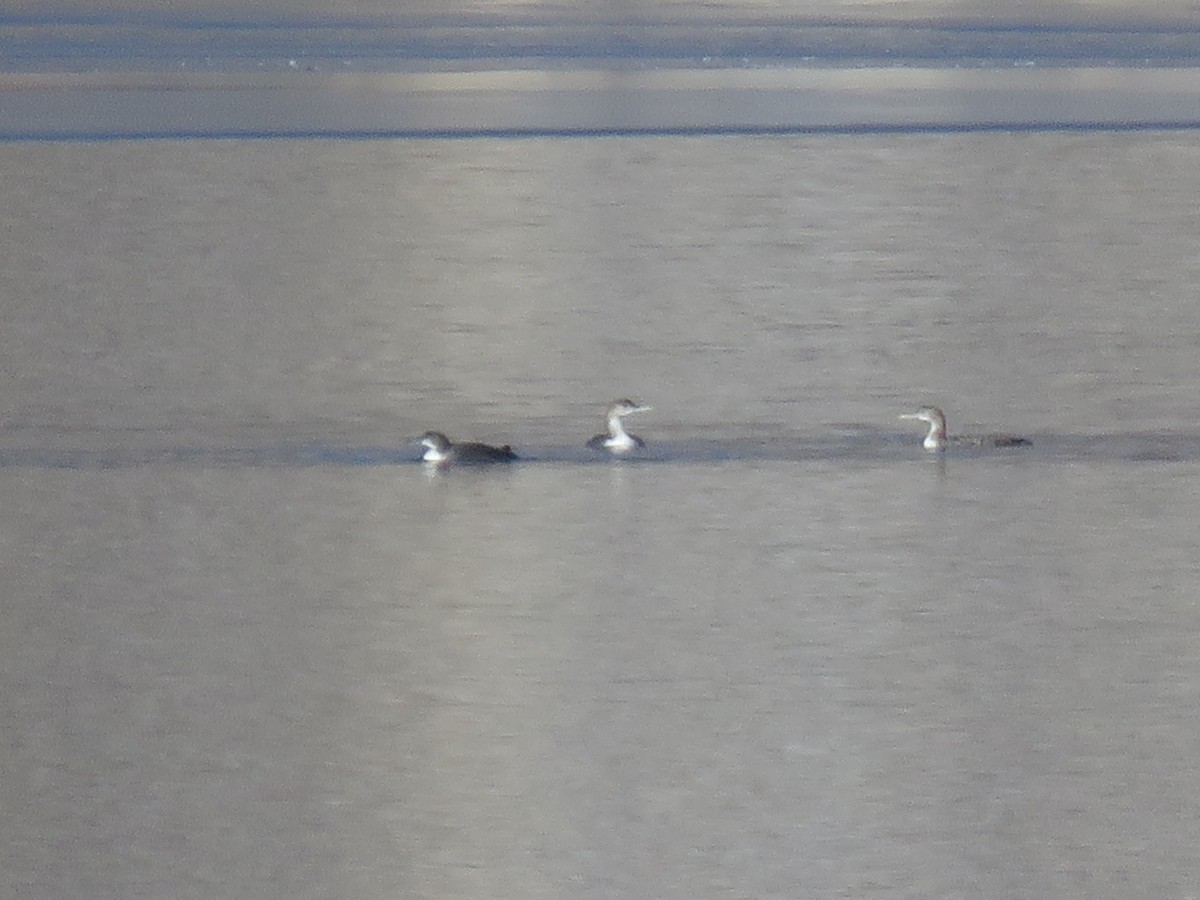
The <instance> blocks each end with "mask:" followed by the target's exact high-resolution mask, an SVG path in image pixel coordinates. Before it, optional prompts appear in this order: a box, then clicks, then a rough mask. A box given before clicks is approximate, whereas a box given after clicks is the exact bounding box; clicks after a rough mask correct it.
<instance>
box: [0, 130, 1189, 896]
mask: <svg viewBox="0 0 1200 900" xmlns="http://www.w3.org/2000/svg"><path fill="white" fill-rule="evenodd" d="M0 161H2V163H3V165H4V168H5V171H6V172H7V173H9V177H8V178H6V179H5V180H4V182H3V183H2V184H0V205H2V206H3V208H4V209H5V210H6V211H7V213H8V215H9V221H10V225H11V227H10V228H9V229H8V230H7V231H5V232H4V235H3V237H2V238H0V243H2V246H3V252H4V257H5V259H6V260H7V265H6V266H5V267H4V269H3V271H2V273H0V292H2V294H3V297H4V303H5V327H4V329H3V330H2V331H0V360H3V368H2V370H3V375H4V384H5V390H4V391H3V392H0V422H2V423H3V428H2V429H0V441H2V447H0V546H3V548H4V553H3V554H0V578H2V579H3V584H4V592H3V596H4V599H3V603H4V615H5V623H6V627H5V629H4V630H3V631H2V632H0V683H2V684H3V685H4V691H3V700H2V701H0V717H2V719H3V724H4V728H3V733H4V735H5V740H4V749H3V751H2V752H3V755H4V771H5V773H6V776H5V778H3V779H0V833H2V834H3V836H4V840H3V841H2V842H0V885H2V888H0V893H10V894H14V895H20V896H29V897H37V898H51V897H54V898H59V897H106V896H107V897H127V896H172V897H181V898H188V897H196V898H200V897H205V898H208V897H212V896H257V897H287V898H289V900H291V898H304V897H324V896H330V895H339V896H340V895H345V896H357V897H367V898H370V897H395V896H398V895H402V896H411V897H429V898H449V897H464V898H465V897H472V898H474V897H514V898H515V897H520V898H529V897H545V898H551V897H555V898H557V897H563V896H572V897H605V898H609V897H638V898H641V897H646V896H655V897H680V898H684V897H686V898H694V897H706V896H715V895H724V894H730V895H739V896H754V897H797V896H809V895H811V896H833V895H846V896H865V895H872V896H879V897H909V896H929V897H960V896H968V895H970V896H973V895H978V896H1055V897H1081V898H1082V897H1088V898H1093V897H1126V896H1131V895H1144V896H1156V897H1184V896H1187V895H1188V894H1189V893H1194V892H1195V890H1196V884H1195V880H1194V879H1195V872H1196V862H1197V855H1196V849H1195V848H1196V847H1197V846H1200V828H1198V826H1197V823H1198V822H1200V815H1198V813H1200V797H1198V796H1197V794H1196V790H1195V788H1194V785H1195V784H1196V783H1197V775H1198V773H1197V769H1196V762H1195V760H1196V759H1197V754H1196V749H1197V746H1198V745H1200V726H1198V725H1197V722H1196V717H1195V715H1194V709H1195V706H1196V701H1197V696H1198V694H1200V663H1198V662H1197V660H1198V659H1200V627H1198V619H1197V607H1196V597H1197V596H1200V595H1198V594H1197V585H1198V584H1200V577H1198V576H1200V570H1198V564H1197V562H1196V554H1195V547H1196V546H1197V543H1198V539H1200V519H1197V517H1196V515H1195V510H1196V509H1197V506H1198V504H1197V501H1198V500H1200V496H1198V493H1200V490H1198V488H1197V484H1200V481H1198V477H1200V431H1198V429H1197V428H1196V425H1195V423H1196V421H1197V417H1198V415H1200V400H1198V399H1197V397H1198V392H1197V386H1198V385H1200V368H1198V367H1200V362H1198V360H1200V355H1198V354H1197V352H1196V351H1197V340H1196V335H1197V334H1200V307H1197V305H1196V304H1195V303H1194V302H1193V301H1194V297H1193V286H1194V284H1195V282H1196V275H1197V266H1198V265H1200V263H1198V262H1197V257H1196V254H1195V248H1194V235H1195V233H1196V230H1195V226H1196V224H1197V213H1196V211H1195V203H1194V197H1195V196H1196V195H1197V188H1200V185H1198V184H1197V178H1198V177H1200V176H1198V175H1197V173H1198V172H1200V165H1197V163H1198V162H1200V143H1198V142H1197V140H1196V139H1195V138H1194V137H1193V136H1192V135H1191V134H1190V133H1175V134H1167V133H1156V132H1145V133H1137V134H1125V135H1114V134H1106V133H1088V134H1057V133H1045V134H1025V135H1011V134H1010V135H940V136H939V135H908V136H895V135H893V136H884V135H879V136H873V137H868V136H857V137H852V136H827V137H819V138H818V137H810V138H804V139H799V138H779V137H776V138H759V139H747V138H734V137H726V138H716V137H705V138H692V139H684V138H660V139H613V140H588V141H584V140H577V141H567V140H552V139H542V140H528V141H486V140H478V141H451V142H372V141H358V142H337V141H303V142H256V143H243V142H232V141H231V142H200V143H190V142H172V141H163V142H149V141H140V142H114V143H106V144H100V145H84V144H55V143H51V144H39V145H25V144H19V143H9V144H5V145H3V146H0ZM626 394H630V395H633V396H636V397H638V398H639V399H640V400H642V401H644V402H646V403H649V404H651V405H653V407H654V412H653V413H652V414H647V416H646V417H645V418H644V419H643V420H642V421H639V422H638V428H637V431H638V433H639V434H641V435H642V436H643V437H644V438H645V439H646V440H647V442H648V447H647V455H648V457H649V458H648V459H645V460H628V461H610V460H606V459H600V460H597V459H596V458H595V456H594V454H592V453H591V451H588V450H587V449H586V448H585V447H584V442H585V441H586V440H587V438H588V437H589V436H591V435H592V434H594V433H595V431H596V425H597V418H598V415H599V414H600V411H601V410H603V408H604V405H605V404H606V403H608V402H609V401H610V400H611V399H612V398H613V397H619V396H624V395H626ZM922 402H936V403H939V404H940V405H942V406H944V407H945V409H946V412H947V413H948V414H949V415H950V416H951V417H952V428H954V429H955V430H962V431H967V430H973V428H974V427H979V428H983V429H987V430H1003V431H1014V432H1018V433H1022V434H1028V435H1030V436H1031V437H1032V439H1033V441H1034V444H1033V446H1032V447H1031V448H1029V449H1028V450H1019V451H1013V452H1002V453H983V454H964V455H948V456H938V455H934V454H928V453H925V452H924V451H922V450H921V449H920V447H919V439H920V435H919V434H914V433H913V432H912V430H911V429H910V428H907V427H905V425H904V423H901V422H898V421H896V416H897V415H898V414H899V413H900V412H904V411H906V410H909V409H911V408H913V407H914V406H915V405H916V404H919V403H922ZM429 428H440V429H444V430H446V431H447V432H449V433H451V434H452V435H454V436H456V437H461V438H463V439H478V440H486V441H488V442H490V443H512V444H514V445H515V446H517V447H518V449H520V450H523V451H524V452H526V453H527V454H528V455H529V456H531V457H533V459H531V460H529V461H526V462H520V463H517V464H515V465H512V466H505V467H502V468H499V469H461V470H457V471H448V472H445V473H443V474H441V475H438V476H436V477H428V476H427V473H426V471H425V468H424V467H423V466H421V465H420V464H417V463H416V462H415V460H416V457H417V452H418V450H417V445H416V444H415V442H414V439H415V438H417V437H418V436H419V435H420V434H422V433H423V432H424V431H425V430H427V429H429Z"/></svg>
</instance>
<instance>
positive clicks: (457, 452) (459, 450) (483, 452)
mask: <svg viewBox="0 0 1200 900" xmlns="http://www.w3.org/2000/svg"><path fill="white" fill-rule="evenodd" d="M421 444H422V445H423V446H424V447H425V453H424V455H423V456H422V457H421V459H423V460H425V462H428V463H438V464H439V465H445V464H447V463H503V462H512V461H513V460H514V459H517V454H515V453H513V448H512V447H510V446H508V444H505V445H504V446H503V447H493V446H492V445H491V444H477V443H474V442H467V443H463V444H454V443H451V442H450V439H449V438H448V437H446V436H445V435H444V434H442V433H441V432H440V431H427V432H425V433H424V434H423V435H421Z"/></svg>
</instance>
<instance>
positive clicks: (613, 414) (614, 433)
mask: <svg viewBox="0 0 1200 900" xmlns="http://www.w3.org/2000/svg"><path fill="white" fill-rule="evenodd" d="M649 411H650V407H649V406H643V405H642V404H640V403H638V402H637V401H635V400H628V399H626V400H614V401H613V404H612V406H610V407H609V408H608V434H598V435H596V436H595V437H593V438H592V439H591V440H589V441H588V442H587V445H588V446H589V447H591V448H592V449H593V450H607V451H608V452H609V453H628V452H630V451H631V450H636V449H638V448H639V447H645V446H646V442H645V441H643V440H642V439H641V438H640V437H638V436H637V435H636V434H629V433H628V432H627V431H626V430H625V427H624V426H623V425H622V424H621V419H622V418H623V417H625V416H628V415H632V414H633V413H639V412H649Z"/></svg>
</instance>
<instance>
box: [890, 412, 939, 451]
mask: <svg viewBox="0 0 1200 900" xmlns="http://www.w3.org/2000/svg"><path fill="white" fill-rule="evenodd" d="M900 418H901V419H916V420H917V421H920V422H927V423H928V424H929V433H928V434H926V435H925V440H924V441H923V442H922V444H921V446H923V447H924V448H925V449H926V450H942V449H945V447H946V442H947V436H946V416H945V414H944V413H943V412H942V411H941V410H940V409H938V408H937V407H936V406H922V407H920V408H919V409H918V410H917V411H916V412H910V413H903V414H902V415H901V416H900Z"/></svg>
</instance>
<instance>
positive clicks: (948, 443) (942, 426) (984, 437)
mask: <svg viewBox="0 0 1200 900" xmlns="http://www.w3.org/2000/svg"><path fill="white" fill-rule="evenodd" d="M900 418H901V419H918V420H919V421H922V422H928V423H929V433H928V434H927V435H925V440H924V442H923V443H922V445H921V446H923V447H924V448H925V449H926V450H931V451H932V450H945V449H946V448H947V447H1028V446H1029V445H1030V444H1032V443H1033V442H1032V441H1030V440H1029V438H1023V437H1018V436H1017V435H1015V434H956V435H948V434H946V415H945V413H943V412H942V411H941V410H940V409H938V408H937V407H936V406H922V407H921V408H920V409H918V410H917V411H916V412H911V413H904V414H903V415H902V416H900Z"/></svg>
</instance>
